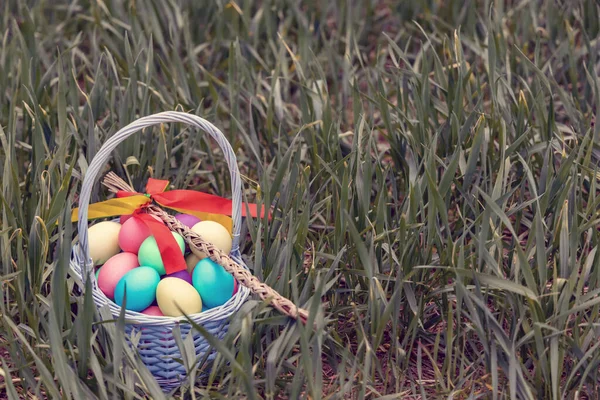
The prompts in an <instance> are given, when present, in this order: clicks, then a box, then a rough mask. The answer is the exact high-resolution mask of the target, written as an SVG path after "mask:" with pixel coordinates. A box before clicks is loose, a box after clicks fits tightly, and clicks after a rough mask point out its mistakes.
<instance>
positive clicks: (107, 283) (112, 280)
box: [98, 253, 140, 300]
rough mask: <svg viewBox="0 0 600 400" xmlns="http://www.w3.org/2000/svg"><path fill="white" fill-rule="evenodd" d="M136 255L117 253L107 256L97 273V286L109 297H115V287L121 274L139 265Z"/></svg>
mask: <svg viewBox="0 0 600 400" xmlns="http://www.w3.org/2000/svg"><path fill="white" fill-rule="evenodd" d="M139 265H140V264H139V263H138V258H137V255H135V254H133V253H119V254H116V255H114V256H112V257H111V258H109V259H108V260H107V261H106V262H105V263H104V265H103V266H102V268H100V272H99V273H98V287H99V288H100V290H102V292H103V293H104V294H105V295H106V297H108V298H109V299H111V300H113V299H114V298H115V287H116V286H117V283H119V281H120V280H121V278H122V277H123V275H125V274H126V273H127V272H129V271H131V270H132V269H134V268H136V267H139Z"/></svg>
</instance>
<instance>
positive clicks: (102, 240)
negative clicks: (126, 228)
mask: <svg viewBox="0 0 600 400" xmlns="http://www.w3.org/2000/svg"><path fill="white" fill-rule="evenodd" d="M120 230H121V224H119V223H118V222H113V221H102V222H99V223H97V224H94V225H92V226H90V228H89V229H88V245H89V249H90V257H91V258H92V260H93V262H94V265H102V264H104V263H105V262H106V260H108V259H109V258H111V257H112V256H114V255H115V254H117V253H119V252H120V251H121V248H120V247H119V231H120Z"/></svg>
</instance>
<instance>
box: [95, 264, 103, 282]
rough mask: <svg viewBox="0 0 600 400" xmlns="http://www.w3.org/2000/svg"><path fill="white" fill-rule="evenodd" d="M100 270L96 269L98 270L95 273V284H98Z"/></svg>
mask: <svg viewBox="0 0 600 400" xmlns="http://www.w3.org/2000/svg"><path fill="white" fill-rule="evenodd" d="M100 268H102V267H100ZM100 268H98V270H97V271H96V282H98V274H99V273H100Z"/></svg>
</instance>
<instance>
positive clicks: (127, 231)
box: [119, 218, 152, 254]
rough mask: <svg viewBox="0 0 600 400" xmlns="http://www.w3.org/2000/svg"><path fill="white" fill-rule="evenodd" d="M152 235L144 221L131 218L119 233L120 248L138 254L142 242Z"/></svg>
mask: <svg viewBox="0 0 600 400" xmlns="http://www.w3.org/2000/svg"><path fill="white" fill-rule="evenodd" d="M150 235H152V232H150V228H148V227H147V226H146V224H145V223H144V222H143V221H142V220H140V219H137V218H130V219H128V220H127V221H125V223H124V224H123V226H122V227H121V232H119V247H121V249H122V250H123V251H127V252H130V253H134V254H137V253H138V250H139V249H140V246H141V245H142V242H143V241H144V240H146V238H147V237H148V236H150Z"/></svg>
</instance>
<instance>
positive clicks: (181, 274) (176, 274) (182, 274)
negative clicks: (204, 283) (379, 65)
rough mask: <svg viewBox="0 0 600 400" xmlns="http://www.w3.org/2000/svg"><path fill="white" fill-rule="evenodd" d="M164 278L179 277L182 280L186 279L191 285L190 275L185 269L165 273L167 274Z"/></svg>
mask: <svg viewBox="0 0 600 400" xmlns="http://www.w3.org/2000/svg"><path fill="white" fill-rule="evenodd" d="M165 278H179V279H183V280H184V281H186V282H187V283H189V284H190V285H192V276H191V275H190V273H189V272H187V270H185V269H184V270H181V271H177V272H174V273H172V274H170V275H167V276H165Z"/></svg>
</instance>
